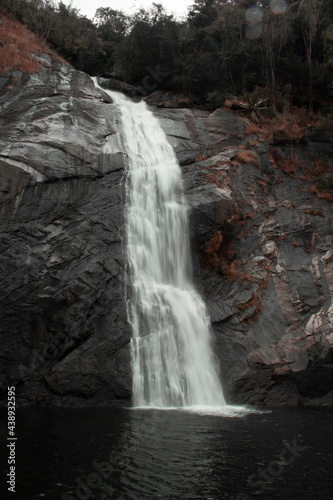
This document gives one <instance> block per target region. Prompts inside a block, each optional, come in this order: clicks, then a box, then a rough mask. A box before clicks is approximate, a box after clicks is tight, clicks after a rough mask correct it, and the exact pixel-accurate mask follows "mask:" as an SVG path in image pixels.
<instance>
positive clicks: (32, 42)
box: [0, 16, 45, 76]
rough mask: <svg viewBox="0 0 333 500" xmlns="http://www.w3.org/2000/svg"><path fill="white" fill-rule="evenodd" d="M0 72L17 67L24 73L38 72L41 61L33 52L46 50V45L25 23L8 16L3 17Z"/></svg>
mask: <svg viewBox="0 0 333 500" xmlns="http://www.w3.org/2000/svg"><path fill="white" fill-rule="evenodd" d="M0 39H1V43H2V48H1V49H0V74H1V75H3V76H5V75H6V74H7V73H8V71H11V70H13V69H17V70H19V71H22V72H24V73H36V72H37V71H39V69H40V63H39V62H38V61H37V60H36V59H34V57H33V56H32V54H36V53H37V52H41V51H42V50H44V51H45V46H44V45H43V44H42V42H40V41H39V40H38V38H37V37H36V36H35V35H34V34H33V33H31V32H30V31H29V30H28V29H27V28H26V27H25V26H24V25H23V24H21V23H19V22H18V21H16V20H13V19H10V18H9V17H7V16H3V17H2V24H1V25H0Z"/></svg>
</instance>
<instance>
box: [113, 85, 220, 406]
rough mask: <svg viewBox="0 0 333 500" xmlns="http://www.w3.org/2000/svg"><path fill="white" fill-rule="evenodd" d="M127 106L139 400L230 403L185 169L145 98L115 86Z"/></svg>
mask: <svg viewBox="0 0 333 500" xmlns="http://www.w3.org/2000/svg"><path fill="white" fill-rule="evenodd" d="M109 94H110V96H111V98H112V100H113V102H114V103H115V104H116V105H117V106H118V108H119V110H120V113H121V130H122V140H123V142H124V147H125V150H126V152H127V154H128V163H127V172H126V256H127V261H128V292H127V293H128V297H127V307H128V318H129V321H130V323H131V324H132V327H133V339H132V344H131V353H132V371H133V400H134V405H135V406H140V407H143V406H149V407H159V408H166V407H188V406H210V407H216V406H225V400H224V396H223V391H222V388H221V384H220V381H219V374H218V370H217V367H216V360H215V358H214V355H213V352H212V349H211V345H210V342H211V331H210V320H209V316H208V314H207V310H206V307H205V304H204V302H203V300H202V299H201V297H200V295H199V294H198V293H197V291H196V290H195V288H194V286H193V283H192V278H191V261H190V249H189V237H188V219H187V206H186V203H185V200H184V196H183V190H182V180H181V169H180V167H179V164H178V162H177V159H176V156H175V153H174V151H173V148H172V147H171V145H170V144H169V142H168V139H167V136H166V134H165V133H164V131H163V129H162V127H161V126H160V124H159V122H158V120H157V118H155V117H154V115H153V113H152V112H151V111H150V110H149V109H148V108H147V106H146V104H145V103H144V102H140V103H134V102H132V101H131V100H130V99H128V98H126V97H125V96H124V95H122V94H120V93H117V92H109Z"/></svg>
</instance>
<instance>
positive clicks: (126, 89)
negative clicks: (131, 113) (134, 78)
mask: <svg viewBox="0 0 333 500" xmlns="http://www.w3.org/2000/svg"><path fill="white" fill-rule="evenodd" d="M98 83H99V85H100V86H101V87H103V88H104V89H107V90H116V91H117V92H122V93H123V94H126V95H127V96H129V97H131V98H132V99H134V100H137V99H139V98H142V97H144V96H146V95H147V94H146V93H145V92H144V91H143V90H141V89H139V88H137V87H133V85H129V84H128V83H125V82H122V81H120V80H117V79H116V78H102V77H98Z"/></svg>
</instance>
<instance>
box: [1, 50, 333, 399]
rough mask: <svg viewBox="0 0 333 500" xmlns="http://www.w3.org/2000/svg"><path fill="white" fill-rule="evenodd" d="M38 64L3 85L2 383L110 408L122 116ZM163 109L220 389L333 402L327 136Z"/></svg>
mask: <svg viewBox="0 0 333 500" xmlns="http://www.w3.org/2000/svg"><path fill="white" fill-rule="evenodd" d="M40 61H41V62H42V67H41V69H40V71H39V72H38V73H36V74H33V75H28V74H26V73H20V72H14V73H12V74H10V75H9V76H7V77H3V78H1V79H0V93H1V96H0V105H1V109H2V111H1V118H0V144H1V153H0V171H1V178H0V180H1V187H0V190H1V216H0V217H1V218H0V223H1V234H0V246H1V256H2V259H1V272H2V280H1V285H0V286H1V311H0V315H1V322H0V325H1V326H0V329H1V333H0V335H1V350H0V356H1V370H2V375H1V385H2V387H1V389H2V390H3V393H4V394H5V390H6V387H7V385H12V384H16V385H17V395H18V400H19V402H20V403H21V404H42V405H64V406H75V405H76V406H87V405H90V406H92V405H100V406H102V405H107V404H109V402H110V401H112V400H115V399H128V398H130V392H131V372H130V354H129V339H130V334H131V332H130V328H129V325H128V323H127V321H126V306H125V301H124V273H125V267H124V257H123V246H122V238H123V212H124V193H123V187H122V186H123V184H122V182H121V179H122V175H123V170H124V151H123V149H122V145H121V139H120V135H121V131H120V130H119V126H118V118H119V117H118V114H117V109H116V107H115V106H114V105H113V103H112V102H110V98H109V97H108V95H107V94H104V93H103V92H102V91H99V90H97V89H95V87H94V86H93V83H92V81H91V79H90V78H89V77H88V76H86V75H85V74H83V73H80V72H77V71H75V70H73V69H71V68H70V67H69V66H67V65H66V64H64V63H61V62H59V61H56V60H53V59H51V57H50V56H46V55H44V56H42V57H41V58H40ZM13 82H15V83H14V84H13ZM154 110H155V113H156V115H157V116H158V117H159V118H160V120H161V123H162V126H163V127H164V129H165V131H166V133H167V134H168V137H169V140H170V142H171V144H172V145H173V147H174V148H175V151H176V154H177V156H178V158H179V161H180V163H181V165H182V170H183V178H184V187H185V191H186V196H187V199H188V203H189V207H190V235H191V241H192V253H193V262H194V278H195V282H196V285H197V287H198V288H199V289H200V291H201V293H202V294H203V296H204V298H205V300H206V302H207V305H208V309H209V313H210V315H211V320H212V326H213V330H214V349H215V352H216V355H217V357H218V359H219V362H220V366H221V376H222V379H223V384H224V388H225V392H226V396H227V399H228V400H229V401H230V402H235V403H244V402H247V403H260V404H293V405H296V404H331V403H332V401H333V392H332V388H333V370H332V352H333V351H332V343H333V306H332V297H333V249H332V239H333V235H332V204H331V202H330V201H329V200H326V199H319V198H318V197H317V196H316V194H315V193H314V192H313V191H314V190H313V184H312V183H311V180H307V179H309V175H306V174H307V169H308V168H309V166H311V165H313V161H314V160H313V158H314V155H318V153H323V154H325V155H326V156H327V155H330V154H332V152H333V147H332V138H331V136H330V134H328V137H326V138H325V142H320V141H321V138H320V137H319V138H318V137H317V136H315V135H313V137H312V138H311V136H310V137H309V138H308V139H307V140H305V141H304V140H303V141H302V142H303V144H300V143H299V141H295V140H289V138H288V137H287V138H286V137H284V134H283V131H282V130H281V133H280V134H275V135H274V137H271V138H268V139H266V140H261V139H260V137H259V136H260V132H259V131H258V130H254V131H253V130H252V133H251V130H250V129H249V128H248V125H249V123H248V122H247V121H246V120H245V119H243V118H241V117H239V116H237V115H235V114H234V113H233V112H231V111H228V110H223V109H218V110H217V111H215V112H214V113H212V114H209V113H208V112H205V111H199V110H194V109H166V108H160V107H159V108H154ZM304 142H305V143H304ZM287 167H288V168H287ZM301 177H303V179H301Z"/></svg>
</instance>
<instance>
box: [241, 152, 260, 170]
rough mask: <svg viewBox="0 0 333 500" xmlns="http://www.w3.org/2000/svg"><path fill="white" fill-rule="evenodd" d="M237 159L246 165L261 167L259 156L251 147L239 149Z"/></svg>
mask: <svg viewBox="0 0 333 500" xmlns="http://www.w3.org/2000/svg"><path fill="white" fill-rule="evenodd" d="M236 159H237V160H238V161H239V162H240V163H243V164H245V165H254V166H256V167H257V168H260V167H261V164H260V159H259V156H258V155H257V153H256V152H255V151H252V150H251V149H243V150H241V151H238V153H237V157H236Z"/></svg>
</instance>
